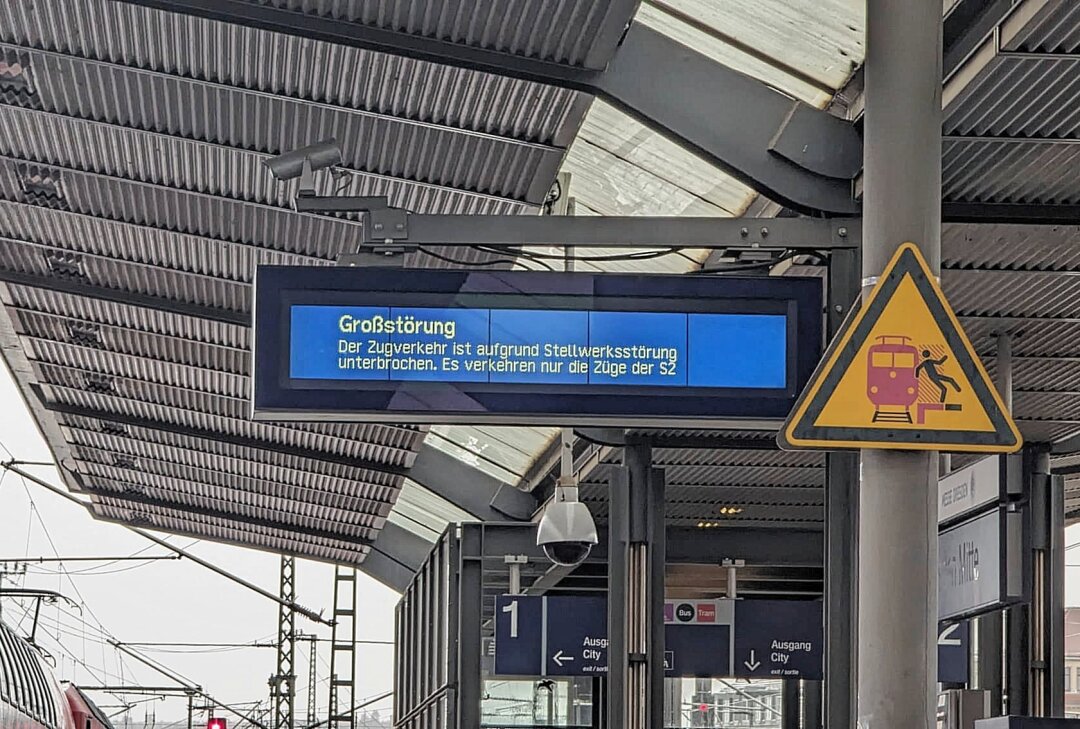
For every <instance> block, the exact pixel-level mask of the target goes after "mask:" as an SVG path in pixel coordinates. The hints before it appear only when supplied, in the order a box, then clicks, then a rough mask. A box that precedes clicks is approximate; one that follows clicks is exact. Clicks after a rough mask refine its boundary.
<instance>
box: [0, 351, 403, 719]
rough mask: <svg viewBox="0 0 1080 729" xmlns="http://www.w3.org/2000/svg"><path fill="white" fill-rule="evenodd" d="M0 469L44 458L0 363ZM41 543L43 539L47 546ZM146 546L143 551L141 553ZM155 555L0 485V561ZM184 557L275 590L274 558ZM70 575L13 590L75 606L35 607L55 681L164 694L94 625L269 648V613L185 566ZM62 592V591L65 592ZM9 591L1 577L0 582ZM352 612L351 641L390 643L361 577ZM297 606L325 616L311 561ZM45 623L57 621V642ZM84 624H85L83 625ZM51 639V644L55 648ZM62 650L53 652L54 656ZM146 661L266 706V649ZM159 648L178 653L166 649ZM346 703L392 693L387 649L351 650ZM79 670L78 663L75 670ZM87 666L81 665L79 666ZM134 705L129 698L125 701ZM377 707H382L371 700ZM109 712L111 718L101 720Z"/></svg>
mask: <svg viewBox="0 0 1080 729" xmlns="http://www.w3.org/2000/svg"><path fill="white" fill-rule="evenodd" d="M0 444H2V445H3V448H0V460H7V459H8V458H9V457H10V456H8V454H7V453H6V452H5V450H4V449H5V448H6V449H7V450H9V451H10V452H11V454H12V455H13V457H14V458H16V459H18V460H24V461H51V460H52V456H51V454H50V453H49V450H48V448H47V447H46V445H45V442H44V440H43V439H42V438H41V436H40V434H39V433H38V431H37V428H36V426H35V425H34V422H33V419H32V418H31V417H30V414H29V412H28V411H27V409H26V407H25V405H24V403H23V401H22V398H21V397H20V395H19V393H18V390H17V389H16V387H15V385H14V382H13V381H12V379H11V376H10V374H9V373H8V371H7V368H6V366H4V365H0ZM32 470H33V471H34V473H35V474H37V475H39V476H41V477H42V478H44V479H46V480H48V481H49V482H51V483H54V484H60V483H61V482H60V480H59V477H58V476H57V474H56V471H55V469H53V468H40V467H39V468H34V469H32ZM50 538H51V541H50ZM170 540H171V541H173V542H174V543H176V544H179V545H180V546H185V545H188V544H191V543H193V542H194V540H193V539H190V538H187V537H171V538H170ZM148 547H149V548H148ZM140 550H146V552H145V554H154V555H162V554H167V550H165V549H164V548H162V547H158V546H156V545H153V544H152V543H150V542H148V541H147V540H145V539H143V538H142V537H139V536H138V535H136V534H133V533H132V532H129V531H128V530H126V529H125V528H124V527H122V526H119V525H116V524H111V523H108V522H102V521H97V520H95V519H93V518H92V517H91V516H90V515H89V513H88V512H87V511H86V510H84V509H82V508H80V507H79V506H76V505H74V504H71V503H68V502H67V501H65V500H64V499H62V498H61V497H59V496H56V495H54V494H52V493H49V492H48V491H46V490H45V489H43V488H41V487H40V486H37V485H35V484H33V483H29V482H27V483H25V484H24V483H23V481H22V479H20V478H18V477H16V476H14V475H11V474H8V475H7V476H5V477H3V480H2V481H0V560H3V559H11V558H22V557H27V556H29V557H39V556H44V557H51V556H55V555H56V554H59V555H61V556H64V557H71V556H79V555H83V556H92V557H112V556H126V555H131V554H133V553H135V552H138V551H140ZM191 551H192V552H193V553H195V554H197V555H198V556H200V557H202V558H204V559H207V560H209V561H211V562H213V563H214V564H216V565H218V566H220V567H224V568H225V569H228V570H230V571H231V572H233V573H235V574H237V575H240V576H241V577H243V578H245V579H247V580H249V581H251V582H254V583H255V584H257V585H260V586H261V587H264V588H266V589H267V590H269V591H271V592H275V593H276V592H277V589H278V572H279V565H280V562H279V558H278V557H277V556H276V555H273V554H268V553H265V552H259V551H255V550H250V549H242V548H239V547H230V546H225V545H221V544H215V543H213V542H199V543H197V544H195V546H194V547H192V549H191ZM65 566H66V568H67V569H68V570H70V571H71V572H73V573H75V572H83V574H75V575H73V576H72V577H71V578H70V579H71V581H69V580H68V579H67V578H64V577H63V576H61V575H59V574H56V572H57V568H58V566H57V565H56V564H44V565H41V566H35V567H32V568H31V572H30V573H28V574H27V575H26V577H25V579H17V582H16V584H18V585H25V586H27V587H38V588H45V589H51V590H57V591H59V592H61V593H63V594H64V595H65V596H68V597H71V598H72V599H74V600H76V601H77V602H80V603H82V604H83V606H84V607H83V612H82V615H81V616H80V615H79V613H78V612H77V611H76V610H74V609H73V608H70V607H63V608H54V607H46V608H44V609H43V610H42V620H41V623H40V624H41V626H42V628H39V635H40V633H42V632H44V633H46V634H47V636H45V637H42V639H41V641H40V642H41V643H42V644H43V645H44V646H45V647H46V648H47V649H48V650H50V651H51V652H52V653H53V654H54V655H56V657H57V669H58V670H57V673H58V674H59V676H60V677H61V678H66V679H74V680H75V681H76V682H78V683H80V684H84V685H88V684H100V683H104V682H106V681H107V682H108V683H110V684H116V683H123V684H124V685H131V684H133V683H135V684H142V685H152V686H161V685H170V683H171V682H170V681H168V680H167V679H166V678H165V677H164V676H162V675H160V674H157V673H155V672H154V671H153V670H152V669H150V668H147V667H146V666H143V665H140V664H139V663H138V661H136V660H134V659H132V658H125V659H124V660H123V663H122V665H121V664H120V663H118V659H117V651H116V650H115V649H114V648H112V647H109V646H103V645H102V642H101V638H102V636H101V633H100V628H99V627H98V622H99V621H100V625H101V626H103V628H104V630H105V631H107V633H108V634H109V635H110V636H113V637H114V638H115V639H117V640H119V641H121V642H129V643H130V642H183V641H189V642H211V643H212V642H219V643H245V642H254V641H260V642H272V641H273V640H274V639H275V636H276V630H277V627H276V621H277V604H276V603H274V602H272V601H270V600H267V599H266V598H264V597H261V596H259V595H257V594H255V593H254V592H251V591H249V590H247V589H245V588H243V587H241V586H239V585H237V584H235V583H233V582H231V581H229V580H227V579H225V578H223V577H220V576H218V575H216V574H214V573H212V572H210V571H208V570H206V569H205V568H203V567H200V566H198V565H196V564H194V563H193V562H190V561H187V560H181V561H161V562H121V563H117V564H113V565H103V564H102V563H86V562H72V563H68V564H67V565H65ZM73 583H74V584H73ZM3 584H4V586H7V587H10V586H12V582H11V579H7V580H5V581H4V582H3ZM357 584H358V593H357V604H358V606H359V609H360V614H359V622H358V629H357V632H358V636H357V637H358V638H359V639H361V640H379V641H392V640H393V626H394V605H395V604H396V603H397V600H398V597H399V596H398V594H397V593H396V592H394V591H393V590H390V589H388V588H386V587H383V586H382V585H381V584H379V583H378V582H375V581H374V580H372V579H371V578H369V577H367V576H366V575H364V574H363V573H360V574H359V578H358V583H357ZM296 590H297V597H298V602H300V603H301V604H302V605H305V606H307V607H311V608H314V609H315V610H320V609H323V610H325V614H329V613H330V611H331V609H332V596H333V592H332V591H333V568H332V567H331V566H329V565H325V564H320V563H316V562H307V561H298V563H297V587H296ZM0 602H2V603H3V604H2V609H3V619H4V621H5V622H7V623H8V624H11V625H16V626H18V625H21V626H22V628H23V630H24V631H26V630H29V626H30V620H29V618H26V619H21V618H22V614H23V610H22V609H21V608H20V606H19V603H17V602H15V601H13V600H10V599H4V600H2V601H0ZM57 620H59V621H60V626H59V631H60V632H59V633H58V632H57ZM84 623H85V627H84ZM296 627H297V629H298V630H300V631H303V632H306V633H310V632H318V633H320V634H322V635H324V636H325V637H329V629H323V627H322V626H319V625H317V624H315V623H313V622H311V621H309V620H306V619H305V618H303V617H300V616H297V618H296ZM57 638H59V642H58V641H57ZM61 644H62V648H61V647H60V646H61ZM140 650H143V651H145V653H146V655H147V656H151V657H153V658H154V659H156V660H158V661H160V662H161V663H163V664H165V665H166V666H168V667H169V668H170V669H172V670H175V671H177V672H179V673H181V674H183V675H184V676H186V677H187V678H189V679H190V680H191V681H193V682H195V683H197V684H199V685H201V686H202V687H203V688H204V690H206V691H207V692H209V693H210V694H212V695H213V696H214V697H215V698H217V699H219V700H221V701H223V702H226V703H234V702H237V703H239V702H254V701H259V700H266V699H267V696H268V687H267V679H268V678H269V676H270V675H271V674H272V673H273V672H274V661H275V652H274V650H272V649H268V648H249V649H242V650H229V651H219V652H202V653H173V652H169V653H166V652H162V649H160V648H159V649H153V650H152V649H150V648H145V649H140ZM168 650H170V651H177V650H182V649H179V648H168ZM357 658H358V660H357V663H358V669H359V670H358V680H359V684H360V685H359V687H358V691H357V693H358V695H359V696H361V697H367V696H374V695H375V694H377V693H381V692H384V691H389V690H391V689H392V688H393V686H392V677H393V671H392V665H393V650H392V647H390V646H388V645H361V646H358V654H357ZM307 660H308V659H307V643H303V644H301V646H300V647H299V648H298V663H299V665H298V669H299V670H298V671H297V673H298V674H299V678H298V679H297V690H298V691H301V692H302V693H301V694H300V695H299V696H298V697H297V713H298V718H301V719H303V718H304V717H305V712H306V707H307V666H308V663H307ZM80 662H84V663H85V664H86V666H83V665H80ZM316 663H317V666H318V678H319V681H320V684H319V693H318V702H319V705H320V707H322V709H321V710H322V711H325V707H326V703H327V692H328V689H327V685H326V683H325V679H326V677H327V675H328V673H329V650H328V645H327V644H320V655H319V656H318V660H317V662H316ZM87 666H88V667H87ZM95 697H96V698H99V699H100V702H101V703H103V704H110V705H111V704H118V703H119V702H118V700H117V699H116V698H115V697H113V696H109V695H101V694H97V695H95ZM129 698H130V699H136V698H138V697H134V696H132V697H129ZM144 706H154V707H156V712H157V720H158V729H162V726H163V724H165V723H167V722H169V721H174V720H179V719H185V720H186V712H187V703H186V700H183V699H178V700H172V701H168V702H164V703H159V702H154V703H151V704H145V705H144V704H140V707H139V708H138V709H135V710H133V712H132V714H131V716H132V719H133V721H135V720H138V721H141V720H142V718H143V714H144V709H143V707H144ZM381 706H383V707H388V706H389V702H388V701H386V702H383V703H382V704H381ZM109 713H112V711H109Z"/></svg>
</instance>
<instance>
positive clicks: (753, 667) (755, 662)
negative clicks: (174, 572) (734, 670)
mask: <svg viewBox="0 0 1080 729" xmlns="http://www.w3.org/2000/svg"><path fill="white" fill-rule="evenodd" d="M743 665H744V666H746V667H747V668H749V669H750V670H751V671H756V670H758V667H759V666H761V663H760V662H759V661H758V660H757V659H756V658H755V657H754V651H750V660H749V661H743Z"/></svg>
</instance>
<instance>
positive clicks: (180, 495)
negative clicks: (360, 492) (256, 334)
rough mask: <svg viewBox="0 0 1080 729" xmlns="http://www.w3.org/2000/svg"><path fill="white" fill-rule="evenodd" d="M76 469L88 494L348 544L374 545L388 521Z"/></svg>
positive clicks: (309, 502) (133, 473) (181, 482)
mask: <svg viewBox="0 0 1080 729" xmlns="http://www.w3.org/2000/svg"><path fill="white" fill-rule="evenodd" d="M77 463H78V467H79V469H80V472H81V473H82V474H83V476H82V477H83V481H84V483H86V489H87V490H88V491H91V492H93V493H96V494H100V495H110V496H115V498H125V496H126V497H129V498H130V499H131V501H133V502H134V503H140V500H141V499H148V500H152V501H156V502H164V503H163V504H162V505H163V506H164V505H166V504H167V505H168V506H170V507H175V508H183V507H184V506H189V507H193V508H194V509H205V510H212V511H215V512H220V513H223V514H236V515H237V516H241V517H248V518H249V519H261V520H266V521H272V522H274V523H275V524H280V525H281V526H282V527H283V528H289V527H291V528H295V529H307V530H311V531H314V532H318V531H321V532H322V533H324V534H325V533H327V532H329V531H333V532H334V533H335V534H339V535H340V536H341V537H343V538H353V539H371V538H372V537H374V536H375V534H376V533H377V532H378V530H379V529H380V528H381V527H382V525H383V523H384V521H385V517H384V516H376V515H372V514H364V513H362V512H359V511H349V510H346V509H343V508H340V507H335V506H325V505H322V504H319V503H318V502H317V501H315V500H313V499H303V500H294V499H288V498H278V497H274V496H271V495H269V494H265V493H258V492H252V491H247V490H244V489H243V488H240V487H233V486H224V487H223V486H219V485H216V484H207V483H204V482H201V481H193V480H190V479H181V478H170V477H164V476H159V475H157V474H150V473H144V472H141V471H137V470H132V469H126V468H117V467H115V466H104V465H100V464H96V463H87V462H83V461H79V462H77Z"/></svg>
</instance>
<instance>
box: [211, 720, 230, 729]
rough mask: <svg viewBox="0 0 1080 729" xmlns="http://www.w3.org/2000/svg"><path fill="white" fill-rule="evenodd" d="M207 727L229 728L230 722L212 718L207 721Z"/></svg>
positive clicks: (215, 728) (216, 728)
mask: <svg viewBox="0 0 1080 729" xmlns="http://www.w3.org/2000/svg"><path fill="white" fill-rule="evenodd" d="M206 729H229V722H227V721H226V720H225V719H210V720H209V721H208V722H206Z"/></svg>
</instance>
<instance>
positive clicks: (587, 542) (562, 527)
mask: <svg viewBox="0 0 1080 729" xmlns="http://www.w3.org/2000/svg"><path fill="white" fill-rule="evenodd" d="M574 490H575V491H576V490H577V489H574ZM559 491H563V489H557V490H556V500H554V501H552V502H551V503H549V504H548V505H547V506H546V507H545V508H544V515H543V516H542V517H541V518H540V525H539V528H538V529H537V532H536V544H537V546H539V547H541V548H543V550H544V554H546V555H547V558H548V559H550V560H551V561H552V562H554V563H555V564H558V565H563V566H566V567H574V566H576V565H579V564H581V563H582V562H584V561H585V558H586V557H588V556H589V552H591V551H592V548H593V545H594V544H596V543H597V541H598V540H597V536H596V522H594V521H593V518H592V514H590V513H589V507H587V506H586V505H585V504H582V503H581V502H580V501H577V500H576V499H575V500H560V498H559V497H560V496H564V495H563V494H560V493H559ZM564 498H565V497H564Z"/></svg>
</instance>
